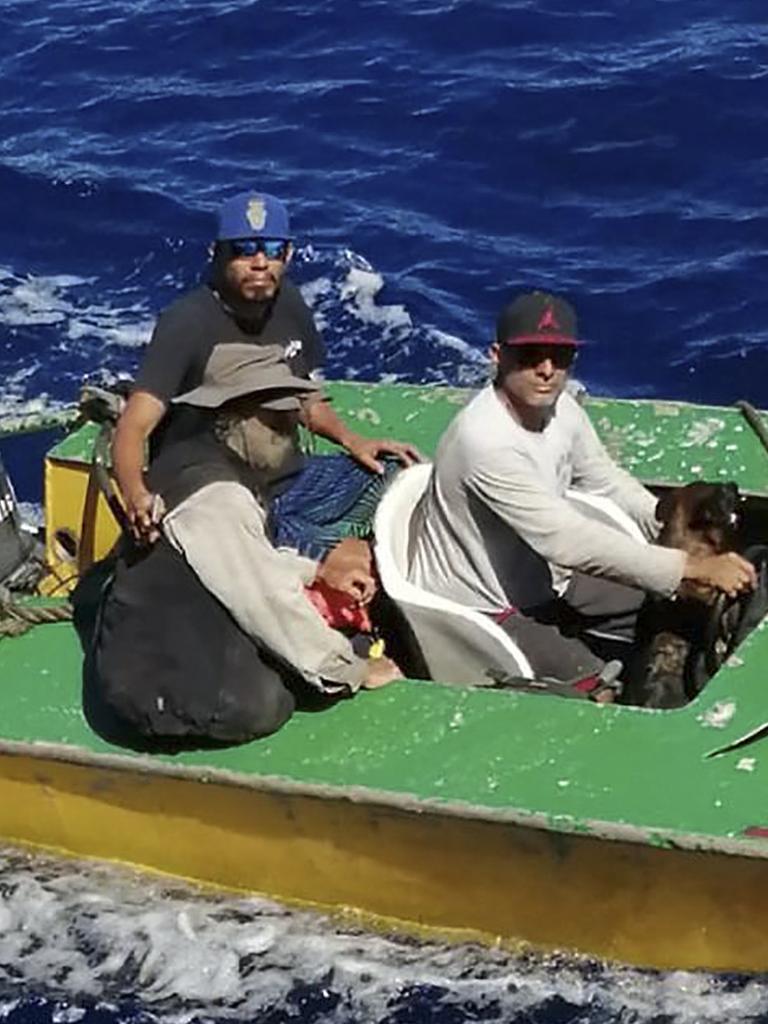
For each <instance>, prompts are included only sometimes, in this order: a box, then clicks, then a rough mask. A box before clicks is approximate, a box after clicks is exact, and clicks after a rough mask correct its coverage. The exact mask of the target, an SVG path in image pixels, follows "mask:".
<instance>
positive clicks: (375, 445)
mask: <svg viewBox="0 0 768 1024" xmlns="http://www.w3.org/2000/svg"><path fill="white" fill-rule="evenodd" d="M302 421H303V423H304V426H305V427H306V428H307V429H308V430H311V431H312V433H313V434H319V435H320V437H327V438H328V440H329V441H335V442H336V444H338V445H341V447H342V448H345V449H346V450H347V451H348V452H349V454H350V455H351V456H352V458H353V459H356V460H357V461H358V462H359V463H360V464H361V465H362V466H365V468H366V469H369V470H370V471H371V472H372V473H383V472H384V466H383V465H382V464H381V462H379V461H378V456H381V455H394V456H396V457H397V458H398V459H399V460H400V461H401V462H402V463H403V465H405V466H410V465H411V464H412V463H414V462H419V461H420V460H421V455H420V454H419V451H418V449H416V448H414V447H413V445H410V444H405V443H404V442H402V441H388V440H374V439H372V438H368V437H362V436H361V435H360V434H356V433H355V432H354V431H353V430H350V429H349V427H348V426H346V424H345V423H344V422H343V420H342V419H341V418H340V417H339V416H338V415H337V414H336V411H335V409H334V408H333V406H332V405H331V403H330V401H328V399H325V398H319V399H310V400H309V401H308V402H305V403H304V405H303V409H302Z"/></svg>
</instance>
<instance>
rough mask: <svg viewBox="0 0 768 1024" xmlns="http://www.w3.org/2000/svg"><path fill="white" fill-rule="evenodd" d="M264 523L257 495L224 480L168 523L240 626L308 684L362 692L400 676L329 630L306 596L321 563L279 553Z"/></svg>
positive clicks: (186, 503) (175, 512) (172, 540)
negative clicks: (367, 658) (358, 652)
mask: <svg viewBox="0 0 768 1024" xmlns="http://www.w3.org/2000/svg"><path fill="white" fill-rule="evenodd" d="M264 523H265V513H264V510H263V509H262V508H261V506H260V505H259V504H258V502H257V501H256V499H255V498H254V496H253V495H252V494H251V493H250V491H248V490H247V489H246V488H244V487H242V486H241V485H240V484H235V483H230V482H223V481H222V482H218V483H213V484H208V486H207V487H204V488H202V489H201V490H199V491H197V492H196V493H195V494H193V495H192V496H191V497H190V498H187V499H186V501H183V502H181V504H180V505H178V506H177V507H176V508H175V509H173V511H172V512H170V513H169V514H168V515H167V516H166V517H165V520H164V521H163V532H164V533H165V536H166V537H167V538H168V540H169V542H170V543H171V544H172V545H173V546H174V547H175V548H176V549H177V551H179V552H180V553H181V554H183V555H184V558H185V559H186V560H187V562H188V563H189V565H190V566H191V567H192V570H193V571H194V572H195V574H196V575H197V577H198V578H199V580H200V582H201V583H202V584H203V586H204V587H206V589H207V590H209V591H210V592H211V593H212V594H213V595H214V597H216V598H217V599H218V600H219V601H220V602H221V603H222V604H223V605H224V607H225V608H226V609H227V610H228V611H229V612H230V614H231V615H232V617H233V618H234V619H235V621H236V622H237V624H238V625H239V626H240V628H241V629H242V630H243V631H244V632H245V633H247V634H248V635H249V636H250V637H252V638H253V639H254V640H255V641H256V642H257V643H260V644H263V645H264V646H265V647H266V648H267V649H268V650H270V651H272V652H273V653H274V654H276V655H277V656H278V657H279V658H280V659H281V660H283V661H284V662H285V663H286V664H288V665H291V666H293V667H294V668H295V669H296V670H297V671H298V672H299V673H300V674H301V675H302V676H303V677H304V679H306V680H307V681H308V682H309V683H312V684H314V685H317V684H318V683H319V681H320V680H324V681H327V682H330V683H333V684H336V685H337V686H345V687H348V688H349V689H351V690H357V689H358V688H359V687H360V686H370V685H371V684H372V683H373V684H375V683H377V682H378V683H379V684H381V683H382V682H389V681H391V680H393V679H396V678H399V677H400V674H399V672H398V671H397V669H396V667H395V666H394V664H393V663H391V662H390V663H388V665H385V666H383V667H382V666H376V665H374V664H373V663H370V662H368V661H365V660H363V659H362V658H358V657H357V655H356V654H355V653H354V651H353V650H352V645H351V644H350V642H349V641H348V640H347V638H346V637H345V636H343V635H342V634H341V633H339V632H337V631H336V630H334V629H331V627H330V626H329V625H327V623H326V622H325V620H324V619H323V618H322V616H321V615H320V614H319V613H318V612H317V611H316V610H315V608H314V606H313V605H312V602H311V601H310V600H309V598H308V597H307V596H306V594H305V592H304V586H305V585H306V584H308V583H310V582H311V581H312V579H313V578H314V576H315V572H316V570H317V564H316V563H314V562H312V561H311V560H310V559H307V558H302V557H301V556H299V555H297V554H296V553H295V552H293V551H287V550H284V549H279V550H278V549H277V548H275V547H274V546H273V545H272V544H271V543H270V542H269V540H268V538H267V536H266V532H265V527H264ZM390 666H391V667H390ZM382 671H383V674H384V675H387V678H386V679H382V678H381V676H382Z"/></svg>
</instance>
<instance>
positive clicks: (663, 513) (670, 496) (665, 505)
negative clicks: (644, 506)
mask: <svg viewBox="0 0 768 1024" xmlns="http://www.w3.org/2000/svg"><path fill="white" fill-rule="evenodd" d="M676 500H677V488H674V487H673V488H672V490H671V491H667V492H666V493H665V494H662V496H661V497H660V498H659V500H658V501H657V502H656V519H657V520H658V521H659V522H660V523H668V522H669V520H670V518H671V516H672V513H673V512H674V510H675V502H676Z"/></svg>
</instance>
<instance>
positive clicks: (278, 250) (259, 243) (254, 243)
mask: <svg viewBox="0 0 768 1024" xmlns="http://www.w3.org/2000/svg"><path fill="white" fill-rule="evenodd" d="M289 245H290V242H287V241H286V240H285V239H284V238H232V239H230V241H229V246H230V249H231V252H232V255H233V256H235V257H242V256H246V257H247V256H256V255H257V254H258V253H260V252H263V253H264V255H265V256H266V257H267V259H268V260H284V259H285V258H286V256H287V255H288V246H289Z"/></svg>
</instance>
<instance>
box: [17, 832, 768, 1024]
mask: <svg viewBox="0 0 768 1024" xmlns="http://www.w3.org/2000/svg"><path fill="white" fill-rule="evenodd" d="M0 985H2V986H3V987H5V988H7V987H8V986H10V985H14V986H18V985H23V986H24V987H25V988H27V989H28V990H34V991H43V992H46V993H48V994H49V995H50V996H51V997H53V998H56V999H58V1000H60V1001H62V1002H63V1004H64V1005H65V1007H66V1006H69V1007H70V1009H72V1012H73V1013H74V1014H75V1015H74V1016H71V1017H69V1016H68V1017H60V1018H59V1019H60V1020H62V1021H63V1022H65V1024H70V1022H72V1024H74V1022H76V1021H77V1019H78V1016H77V1012H78V1011H77V1004H78V1001H79V1002H80V1003H82V1002H84V1001H87V1000H91V1001H94V1000H97V1001H100V1002H106V1003H108V1004H111V1005H115V1004H118V1003H120V1002H122V1001H123V1000H125V999H128V998H134V997H135V998H137V999H138V1000H139V1001H140V1002H141V1003H142V1004H143V1005H144V1006H145V1007H146V1008H147V1009H148V1010H149V1011H150V1012H151V1013H152V1015H154V1016H155V1017H162V1020H163V1021H165V1022H169V1021H176V1022H182V1021H189V1020H191V1019H192V1018H194V1017H200V1016H203V1017H205V1016H210V1015H214V1014H215V1016H216V1017H217V1018H227V1017H230V1018H233V1019H239V1020H254V1019H257V1017H258V1015H259V1014H261V1013H264V1012H265V1011H267V1010H269V1009H271V1008H277V1007H282V1006H284V1005H286V1000H288V1001H289V1002H290V1000H291V999H292V998H294V999H295V998H296V992H297V991H301V990H303V989H307V988H308V989H310V990H311V992H312V994H313V998H314V999H316V1000H320V1001H321V1002H323V1004H324V1005H326V1006H327V1012H326V1013H325V1014H324V1015H323V1017H322V1019H323V1020H327V1021H330V1022H339V1024H341V1022H346V1021H348V1020H349V1019H354V1020H361V1021H363V1020H364V1021H386V1020H388V1019H390V1017H391V1016H392V1015H393V1014H394V1013H396V1011H397V1007H398V1006H399V1005H401V1004H402V1003H403V1002H408V1001H410V1000H412V999H413V998H414V994H415V993H417V992H418V993H421V994H422V995H424V993H425V992H426V993H427V998H428V999H429V1000H430V1003H431V1004H432V1005H435V1006H440V1007H446V1008H447V1007H454V1008H455V1009H456V1010H457V1012H458V1011H460V1010H461V1009H462V1008H465V1009H466V1012H467V1015H468V1016H469V1017H471V1019H477V1018H478V1016H481V1017H482V1016H487V1017H488V1018H489V1019H490V1018H493V1019H500V1020H504V1021H520V1022H523V1021H528V1020H530V1019H531V1017H530V1014H532V1013H534V1012H536V1014H537V1016H536V1019H540V1018H539V1016H538V1014H539V1013H541V1011H542V1008H543V1007H545V1006H546V1005H547V1004H548V1003H549V1002H550V1001H552V1000H558V1001H560V1003H565V1004H567V1005H568V1006H569V1007H570V1008H572V1015H571V1016H569V1017H568V1019H572V1020H577V1019H579V1020H581V1019H583V1015H584V1014H588V1016H589V1019H590V1020H593V1021H606V1022H607V1021H617V1020H621V1021H626V1022H630V1021H631V1022H635V1024H642V1022H651V1021H654V1020H656V1021H658V1020H660V1019H663V1020H664V1021H668V1022H674V1024H700V1022H701V1021H705V1020H706V1021H707V1022H709V1024H718V1022H728V1024H734V1022H738V1021H745V1020H748V1019H755V1018H758V1017H759V1016H760V1015H761V1014H765V1013H766V1012H768V983H767V982H766V981H765V980H747V979H719V978H717V977H715V976H712V975H709V974H693V973H688V972H671V973H666V974H657V973H653V972H643V971H636V970H631V969H629V968H617V967H607V966H604V965H601V964H595V963H588V962H580V961H574V960H571V959H568V958H565V957H552V958H536V957H515V956H512V955H510V954H509V953H506V952H503V951H501V950H499V949H493V948H483V947H478V946H474V945H459V946H443V945H439V944H436V943H424V942H414V941H412V940H405V939H397V938H391V937H383V936H379V935H372V934H368V933H365V932H362V931H360V930H358V929H355V928H348V927H341V926H339V925H337V924H334V923H332V922H331V921H329V920H328V919H326V918H323V917H321V916H320V915H317V914H312V913H309V912H302V911H295V910H287V909H286V908H284V907H281V906H279V905H277V904H275V903H271V902H268V901H266V900H262V899H255V898H253V899H249V898H240V897H234V896H233V897H222V896H213V895H210V894H205V893H202V892H200V891H198V890H195V889H193V888H192V887H187V886H184V885H181V884H179V885H174V884H172V883H169V882H168V881H167V880H166V881H164V880H160V879H157V878H153V877H149V878H146V877H141V876H138V875H134V874H133V873H130V872H127V871H121V870H119V869H117V868H113V867H105V866H99V865H93V864H84V863H78V862H70V861H59V860H55V859H53V858H49V857H41V856H31V855H29V854H22V853H18V852H15V851H0ZM13 1005H15V1004H13V1003H11V1002H9V1003H8V1004H7V1007H8V1009H7V1010H6V1012H10V1008H12V1007H13ZM3 1010H4V1007H2V1006H0V1019H2V1017H3ZM393 1019H394V1018H393ZM451 1019H454V1018H451ZM462 1019H467V1018H466V1017H463V1018H462ZM557 1019H559V1020H564V1019H566V1018H565V1017H564V1016H562V1014H561V1015H560V1016H558V1018H557Z"/></svg>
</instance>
